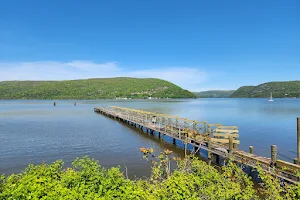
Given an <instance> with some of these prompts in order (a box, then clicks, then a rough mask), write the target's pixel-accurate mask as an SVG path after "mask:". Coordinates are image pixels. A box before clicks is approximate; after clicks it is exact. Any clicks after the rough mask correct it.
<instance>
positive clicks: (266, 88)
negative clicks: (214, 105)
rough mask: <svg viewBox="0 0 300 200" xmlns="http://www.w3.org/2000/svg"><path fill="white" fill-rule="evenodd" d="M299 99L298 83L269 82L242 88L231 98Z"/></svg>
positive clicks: (299, 82) (299, 86)
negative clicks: (271, 96)
mask: <svg viewBox="0 0 300 200" xmlns="http://www.w3.org/2000/svg"><path fill="white" fill-rule="evenodd" d="M271 92H272V95H273V97H275V98H284V97H300V81H284V82H269V83H263V84H260V85H258V86H243V87H240V88H239V89H238V90H236V91H235V92H234V93H233V94H232V95H231V96H230V97H231V98H267V97H270V93H271Z"/></svg>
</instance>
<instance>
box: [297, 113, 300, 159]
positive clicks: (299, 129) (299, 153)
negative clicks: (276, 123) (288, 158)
mask: <svg viewBox="0 0 300 200" xmlns="http://www.w3.org/2000/svg"><path fill="white" fill-rule="evenodd" d="M297 156H298V163H299V162H300V118H297Z"/></svg>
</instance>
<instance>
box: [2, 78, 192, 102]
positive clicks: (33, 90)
mask: <svg viewBox="0 0 300 200" xmlns="http://www.w3.org/2000/svg"><path fill="white" fill-rule="evenodd" d="M148 97H153V98H195V95H194V94H193V93H191V92H189V91H187V90H184V89H182V88H180V87H179V86H177V85H175V84H173V83H170V82H168V81H165V80H161V79H155V78H127V77H120V78H99V79H85V80H70V81H3V82H0V99H114V98H133V99H143V98H148Z"/></svg>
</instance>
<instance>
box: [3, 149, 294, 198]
mask: <svg viewBox="0 0 300 200" xmlns="http://www.w3.org/2000/svg"><path fill="white" fill-rule="evenodd" d="M141 151H142V152H143V153H144V157H145V158H146V159H147V160H148V161H149V162H150V163H151V165H152V174H151V177H149V179H137V180H130V179H128V178H126V177H125V176H124V174H123V173H122V172H121V171H120V169H119V168H118V167H112V168H110V169H104V168H103V167H101V166H100V165H99V163H98V162H97V161H95V160H93V159H90V158H88V157H83V158H82V159H76V160H75V161H74V162H73V165H72V167H71V168H66V169H64V167H63V162H62V161H61V160H58V161H56V162H54V163H52V164H50V165H47V164H41V165H35V166H34V165H29V166H28V168H27V169H26V170H25V171H24V172H22V173H20V174H12V175H10V176H7V177H6V176H4V175H2V176H1V179H0V199H70V200H71V199H72V200H73V199H85V200H86V199H149V200H153V199H172V200H176V199H195V200H196V199H260V198H264V199H272V200H273V199H299V197H300V186H299V185H286V186H282V184H280V182H279V181H278V180H277V179H276V178H273V177H272V176H270V175H267V174H265V173H264V172H262V171H260V169H258V170H259V171H260V177H261V179H262V181H263V183H262V184H261V188H260V189H259V191H257V190H255V189H254V188H253V182H252V181H251V179H250V178H249V177H248V176H247V175H245V174H244V172H243V171H242V169H241V168H240V167H238V166H237V165H235V164H233V163H231V162H229V164H228V166H226V167H223V170H222V172H219V170H217V169H215V168H214V167H212V166H210V165H208V164H207V163H205V162H203V161H200V160H198V159H197V158H195V157H193V156H191V157H188V158H186V159H175V160H176V162H177V165H178V168H177V169H176V170H175V171H173V172H172V173H171V172H170V160H169V154H170V153H171V152H170V151H168V150H166V151H165V152H163V153H161V154H160V155H158V156H155V155H154V153H153V150H152V149H143V148H141ZM258 195H263V197H262V196H260V197H259V196H258Z"/></svg>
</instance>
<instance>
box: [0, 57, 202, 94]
mask: <svg viewBox="0 0 300 200" xmlns="http://www.w3.org/2000/svg"><path fill="white" fill-rule="evenodd" d="M108 77H136V78H160V79H164V80H167V81H170V82H172V83H175V84H177V85H179V86H181V87H182V88H184V89H189V90H191V91H195V89H197V88H199V86H200V85H201V83H203V82H205V81H206V80H207V73H205V72H203V71H201V70H199V69H198V68H191V67H176V66H175V67H164V68H153V69H145V70H143V69H141V70H130V69H126V68H121V67H120V66H119V65H118V63H116V62H106V63H95V62H92V61H76V60H75V61H71V62H57V61H38V62H2V63H1V62H0V81H5V80H72V79H86V78H108Z"/></svg>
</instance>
